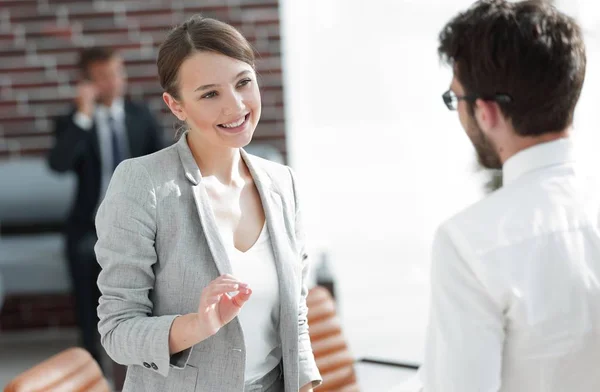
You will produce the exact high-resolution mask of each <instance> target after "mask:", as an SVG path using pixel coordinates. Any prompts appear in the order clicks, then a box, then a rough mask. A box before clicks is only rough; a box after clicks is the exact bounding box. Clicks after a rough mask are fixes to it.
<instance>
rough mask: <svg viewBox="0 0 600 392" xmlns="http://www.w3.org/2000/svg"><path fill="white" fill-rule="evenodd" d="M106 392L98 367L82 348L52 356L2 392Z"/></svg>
mask: <svg viewBox="0 0 600 392" xmlns="http://www.w3.org/2000/svg"><path fill="white" fill-rule="evenodd" d="M46 391H48V392H50V391H69V392H110V387H109V385H108V382H107V380H106V379H105V378H104V375H103V374H102V370H100V366H98V364H97V363H96V361H95V360H94V359H93V358H92V356H91V355H90V354H89V353H88V352H87V351H86V350H84V349H82V348H78V347H74V348H69V349H67V350H65V351H62V352H60V353H58V354H56V355H55V356H53V357H50V358H49V359H47V360H45V361H44V362H42V363H40V364H38V365H36V366H34V367H33V368H31V369H29V370H27V371H25V372H23V373H21V374H20V375H18V376H17V377H16V378H15V379H13V380H12V381H11V382H10V383H9V384H8V385H7V386H6V387H5V388H4V392H46Z"/></svg>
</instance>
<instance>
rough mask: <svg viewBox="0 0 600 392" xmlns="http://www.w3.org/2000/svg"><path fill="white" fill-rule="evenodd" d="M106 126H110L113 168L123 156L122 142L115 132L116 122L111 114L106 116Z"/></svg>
mask: <svg viewBox="0 0 600 392" xmlns="http://www.w3.org/2000/svg"><path fill="white" fill-rule="evenodd" d="M108 127H109V128H110V141H111V147H112V157H113V170H114V169H115V168H116V167H117V165H118V164H119V163H121V161H122V160H123V159H124V158H125V157H124V154H123V143H121V139H120V137H119V133H118V132H117V124H116V122H115V119H114V117H113V116H108Z"/></svg>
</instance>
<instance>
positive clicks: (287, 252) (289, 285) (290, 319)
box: [242, 150, 299, 352]
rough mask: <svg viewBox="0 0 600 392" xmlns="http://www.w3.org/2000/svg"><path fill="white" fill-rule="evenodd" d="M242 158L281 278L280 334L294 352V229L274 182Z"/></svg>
mask: <svg viewBox="0 0 600 392" xmlns="http://www.w3.org/2000/svg"><path fill="white" fill-rule="evenodd" d="M242 158H243V159H244V162H246V165H247V166H248V168H249V169H250V173H251V174H252V177H253V179H254V184H255V185H256V188H257V189H258V193H259V195H260V198H261V201H262V205H263V209H264V211H265V218H266V221H267V228H268V229H269V235H270V238H271V245H272V247H273V255H274V256H275V264H276V269H277V275H278V278H279V300H280V301H279V304H280V305H279V306H280V307H279V333H280V336H281V340H282V345H283V347H282V348H283V350H284V351H285V350H287V351H289V350H292V351H294V352H295V350H297V344H298V332H297V329H298V303H299V297H298V296H299V294H298V293H299V287H298V284H299V283H298V282H299V280H298V278H297V272H296V269H295V267H294V266H295V265H296V264H295V263H294V262H293V261H294V259H295V256H294V255H295V253H294V251H293V249H292V243H291V241H290V235H291V232H290V230H292V228H291V227H289V226H288V225H286V222H285V211H284V208H283V207H284V206H283V198H282V196H281V194H280V193H279V192H278V191H277V190H276V189H275V187H274V186H273V183H272V181H271V178H270V177H269V176H268V174H267V173H266V172H265V171H264V170H261V168H260V167H259V166H258V165H254V163H253V158H252V157H251V156H249V155H248V154H247V153H246V152H245V151H244V150H242ZM290 334H291V336H290ZM294 336H295V337H294ZM290 344H291V346H290Z"/></svg>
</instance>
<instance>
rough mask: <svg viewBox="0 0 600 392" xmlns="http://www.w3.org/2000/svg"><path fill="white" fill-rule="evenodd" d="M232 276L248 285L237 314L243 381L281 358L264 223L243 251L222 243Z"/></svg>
mask: <svg viewBox="0 0 600 392" xmlns="http://www.w3.org/2000/svg"><path fill="white" fill-rule="evenodd" d="M225 245H226V246H225V247H226V249H227V253H228V254H229V260H230V262H231V266H232V269H233V276H235V277H236V278H238V279H240V280H241V281H242V282H244V283H248V286H249V287H250V288H251V289H252V296H251V297H250V299H249V300H248V302H246V303H245V304H244V306H243V308H242V310H241V311H240V314H239V315H238V318H239V320H240V323H241V325H242V330H243V331H244V338H245V341H246V372H245V380H246V382H247V383H250V382H253V381H256V380H258V379H260V378H262V377H264V376H265V375H266V374H267V373H269V372H270V371H271V370H273V369H274V368H275V367H276V366H277V365H279V362H280V361H281V358H282V351H281V343H280V339H279V329H278V328H279V279H278V275H277V269H276V266H275V256H274V255H273V247H272V246H271V239H270V236H269V231H268V230H267V225H266V223H265V225H264V226H263V229H262V231H261V233H260V235H259V237H258V240H257V241H256V243H255V244H254V245H253V246H252V247H251V248H250V249H248V251H246V252H240V251H239V250H237V249H236V248H235V247H234V245H233V243H225Z"/></svg>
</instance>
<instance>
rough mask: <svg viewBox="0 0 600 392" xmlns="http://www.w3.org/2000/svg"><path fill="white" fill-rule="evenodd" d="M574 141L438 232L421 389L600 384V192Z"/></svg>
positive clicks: (533, 390)
mask: <svg viewBox="0 0 600 392" xmlns="http://www.w3.org/2000/svg"><path fill="white" fill-rule="evenodd" d="M574 158H575V157H574V147H573V144H572V141H571V140H569V139H561V140H558V141H552V142H548V143H544V144H540V145H537V146H534V147H532V148H529V149H526V150H524V151H521V152H520V153H518V154H516V155H515V156H513V157H511V158H510V159H509V160H508V161H507V162H506V163H505V165H504V170H503V175H504V186H503V187H502V188H501V189H500V190H498V191H496V192H494V193H492V194H491V195H490V196H488V197H487V198H485V199H483V200H482V201H480V202H479V203H477V204H475V205H473V206H471V207H470V208H468V209H466V210H465V211H463V212H461V213H459V214H458V215H456V216H455V217H453V218H452V219H450V220H449V221H447V222H446V223H444V224H443V225H442V226H441V227H440V229H439V230H438V232H437V234H436V237H435V241H434V246H433V255H432V258H433V259H432V280H431V290H432V292H431V301H432V305H431V312H430V320H429V327H428V331H427V342H426V352H425V360H424V364H423V366H422V368H421V371H420V376H421V380H422V383H423V390H424V391H425V392H432V391H434V392H497V391H501V392H516V391H519V392H521V391H522V392H571V391H572V392H596V391H600V370H599V369H600V367H599V366H600V232H599V230H598V229H599V228H598V221H599V216H600V215H599V211H600V192H599V187H598V186H597V185H598V183H597V182H596V181H595V180H592V179H591V178H587V177H586V176H585V175H584V174H583V172H582V170H581V169H582V168H581V167H580V166H579V165H577V164H576V162H575V159H574Z"/></svg>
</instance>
